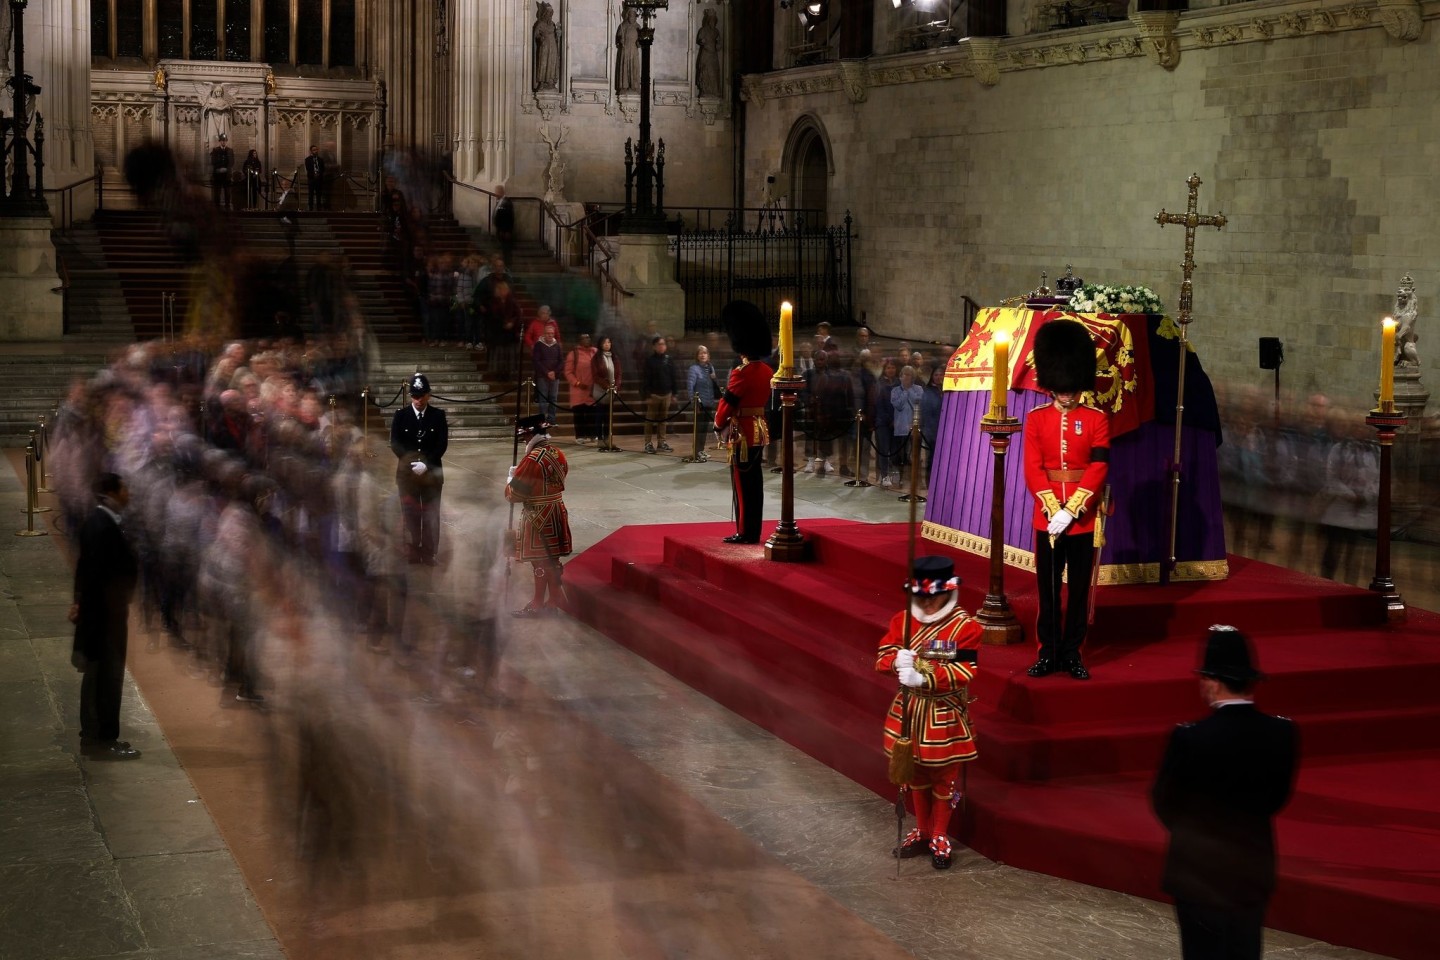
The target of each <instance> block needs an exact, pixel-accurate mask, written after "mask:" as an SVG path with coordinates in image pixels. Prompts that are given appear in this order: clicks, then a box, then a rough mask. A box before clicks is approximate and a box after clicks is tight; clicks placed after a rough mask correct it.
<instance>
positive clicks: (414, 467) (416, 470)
mask: <svg viewBox="0 0 1440 960" xmlns="http://www.w3.org/2000/svg"><path fill="white" fill-rule="evenodd" d="M429 469H430V468H429V467H427V466H425V463H424V461H423V460H416V461H415V462H414V463H412V464H410V472H411V473H413V474H415V476H417V477H423V476H425V471H427V470H429Z"/></svg>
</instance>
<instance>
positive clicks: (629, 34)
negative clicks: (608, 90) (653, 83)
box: [615, 7, 640, 93]
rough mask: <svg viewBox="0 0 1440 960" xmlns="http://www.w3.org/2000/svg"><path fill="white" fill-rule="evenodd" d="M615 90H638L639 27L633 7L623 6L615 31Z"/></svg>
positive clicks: (634, 91) (618, 91) (624, 91)
mask: <svg viewBox="0 0 1440 960" xmlns="http://www.w3.org/2000/svg"><path fill="white" fill-rule="evenodd" d="M615 92H616V93H639V92H640V27H639V25H638V24H637V23H636V22H635V10H634V8H633V7H625V8H624V10H623V12H622V13H621V14H620V26H619V28H618V29H616V31H615Z"/></svg>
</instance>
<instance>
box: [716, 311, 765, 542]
mask: <svg viewBox="0 0 1440 960" xmlns="http://www.w3.org/2000/svg"><path fill="white" fill-rule="evenodd" d="M720 318H721V320H723V321H724V323H725V330H726V332H727V333H728V334H729V335H730V346H731V347H732V348H734V350H735V354H736V356H738V357H739V358H740V360H739V362H738V363H737V364H736V365H735V369H733V370H731V371H730V379H729V381H728V382H727V383H726V384H725V393H724V394H722V395H721V397H720V403H719V404H718V405H717V406H716V408H715V429H716V430H718V431H720V432H721V436H722V437H724V438H725V442H726V444H727V445H728V446H729V448H730V484H731V488H732V490H733V491H734V497H735V533H733V534H732V535H730V536H728V537H726V538H725V542H726V543H759V542H760V513H761V510H762V509H763V508H764V505H765V487H764V479H765V475H764V472H763V469H764V467H763V464H764V456H765V445H766V444H767V443H769V442H770V430H769V427H768V426H766V423H765V404H766V403H767V402H768V401H769V399H770V380H771V378H772V377H774V376H775V371H774V370H773V369H771V367H770V365H769V364H768V363H766V362H765V358H767V357H769V356H770V349H771V337H770V327H769V325H768V324H767V323H766V322H765V317H764V316H763V315H762V314H761V313H760V308H759V307H757V306H755V304H753V303H751V302H750V301H748V300H731V301H730V302H729V303H727V304H726V305H725V309H724V310H722V311H721V313H720Z"/></svg>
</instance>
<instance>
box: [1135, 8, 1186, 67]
mask: <svg viewBox="0 0 1440 960" xmlns="http://www.w3.org/2000/svg"><path fill="white" fill-rule="evenodd" d="M1130 22H1131V23H1133V24H1135V26H1136V27H1138V28H1139V30H1140V46H1141V47H1142V48H1143V49H1144V50H1145V55H1146V56H1148V57H1149V58H1150V62H1151V63H1155V64H1159V65H1160V66H1162V67H1164V68H1165V69H1166V70H1174V69H1175V67H1176V66H1177V65H1178V64H1179V63H1180V43H1179V41H1178V40H1176V39H1175V25H1176V24H1177V23H1179V22H1180V13H1179V11H1177V10H1137V11H1136V12H1135V13H1132V14H1130Z"/></svg>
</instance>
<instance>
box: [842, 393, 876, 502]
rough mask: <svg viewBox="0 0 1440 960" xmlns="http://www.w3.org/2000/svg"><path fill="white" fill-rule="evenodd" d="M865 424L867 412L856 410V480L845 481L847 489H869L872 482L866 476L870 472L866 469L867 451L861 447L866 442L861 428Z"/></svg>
mask: <svg viewBox="0 0 1440 960" xmlns="http://www.w3.org/2000/svg"><path fill="white" fill-rule="evenodd" d="M864 423H865V411H864V409H856V411H855V477H854V479H851V480H846V481H845V486H847V487H868V486H870V481H869V480H867V479H865V477H866V475H867V474H868V473H869V471H868V470H867V469H866V467H865V453H866V450H865V448H864V447H862V446H861V445H860V444H861V443H863V442H864V440H865V437H864V434H863V433H862V432H861V426H862V424H864Z"/></svg>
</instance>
